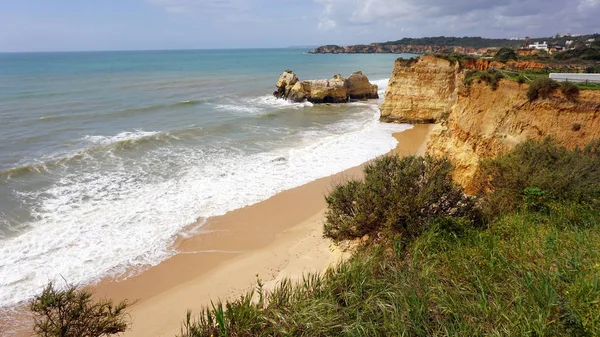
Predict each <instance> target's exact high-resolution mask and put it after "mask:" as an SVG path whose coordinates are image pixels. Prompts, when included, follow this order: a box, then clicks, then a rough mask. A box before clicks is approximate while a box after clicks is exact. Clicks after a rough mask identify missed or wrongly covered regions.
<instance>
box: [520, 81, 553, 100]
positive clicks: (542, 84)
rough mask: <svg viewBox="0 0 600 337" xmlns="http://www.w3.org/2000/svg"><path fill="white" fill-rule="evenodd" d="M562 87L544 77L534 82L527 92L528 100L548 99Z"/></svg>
mask: <svg viewBox="0 0 600 337" xmlns="http://www.w3.org/2000/svg"><path fill="white" fill-rule="evenodd" d="M558 87H560V85H559V84H558V82H556V81H555V80H552V79H550V78H547V77H544V78H539V79H536V80H535V81H533V82H532V83H531V84H530V85H529V89H528V90H527V98H528V99H529V100H530V101H535V100H536V99H538V98H540V97H541V98H548V97H549V96H550V95H551V94H552V93H553V92H554V90H556V89H558Z"/></svg>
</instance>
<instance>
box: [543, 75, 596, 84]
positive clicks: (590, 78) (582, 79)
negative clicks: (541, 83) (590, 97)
mask: <svg viewBox="0 0 600 337" xmlns="http://www.w3.org/2000/svg"><path fill="white" fill-rule="evenodd" d="M550 78H551V79H553V80H555V81H559V82H565V81H569V82H575V83H600V74H571V73H550Z"/></svg>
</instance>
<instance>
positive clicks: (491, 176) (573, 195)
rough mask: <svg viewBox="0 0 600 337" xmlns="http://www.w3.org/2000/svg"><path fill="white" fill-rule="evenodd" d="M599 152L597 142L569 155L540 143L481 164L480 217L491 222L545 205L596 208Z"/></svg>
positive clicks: (599, 192)
mask: <svg viewBox="0 0 600 337" xmlns="http://www.w3.org/2000/svg"><path fill="white" fill-rule="evenodd" d="M599 149H600V140H596V141H592V142H591V143H590V144H589V145H588V146H586V147H585V148H584V149H575V150H572V151H570V150H567V149H566V148H564V147H561V146H558V145H556V144H555V143H554V142H553V141H552V139H550V138H546V139H545V140H543V141H533V140H528V141H526V142H524V143H521V144H519V145H517V146H516V147H515V149H514V150H513V151H512V152H510V153H508V154H506V155H502V156H499V157H497V158H493V159H487V160H484V161H483V162H482V163H481V166H480V168H479V172H478V182H479V185H480V186H481V191H480V194H482V198H481V203H482V207H483V209H484V213H485V214H486V215H487V217H488V218H493V217H495V216H497V215H499V214H506V213H510V212H512V211H514V210H516V209H519V208H521V207H523V206H524V207H526V208H528V209H536V208H537V209H539V210H543V209H545V206H544V205H547V204H548V203H549V202H551V201H559V202H562V201H569V202H575V203H583V204H589V205H593V206H594V207H598V206H600V150H599Z"/></svg>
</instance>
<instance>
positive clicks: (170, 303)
mask: <svg viewBox="0 0 600 337" xmlns="http://www.w3.org/2000/svg"><path fill="white" fill-rule="evenodd" d="M430 129H431V126H429V125H417V126H415V127H414V128H413V129H410V130H407V131H404V132H401V133H397V134H394V137H396V139H397V140H398V143H399V144H398V146H397V147H396V149H395V150H393V151H392V152H394V153H397V154H400V155H412V154H423V153H424V151H425V143H426V139H427V136H428V134H429V131H430ZM361 176H362V166H359V167H355V168H352V169H349V170H346V171H344V172H341V173H338V174H335V175H333V176H330V177H326V178H322V179H318V180H316V181H313V182H311V183H308V184H306V185H303V186H300V187H297V188H294V189H291V190H288V191H284V192H282V193H279V194H277V195H275V196H273V197H272V198H270V199H268V200H265V201H263V202H261V203H258V204H255V205H252V206H248V207H245V208H242V209H238V210H235V211H232V212H229V213H227V214H225V215H223V216H219V217H214V218H210V219H208V221H207V222H206V224H204V226H202V228H201V229H202V232H203V234H198V235H195V236H192V237H190V238H185V239H180V240H179V241H178V242H177V243H176V248H177V250H178V251H179V252H180V253H179V254H177V255H175V256H173V257H172V258H170V259H167V260H165V261H163V262H162V263H161V264H159V265H157V266H156V267H152V268H150V269H148V270H147V271H145V272H143V273H141V274H140V275H137V276H135V277H132V278H129V279H127V280H125V281H121V282H114V281H109V280H107V281H104V282H101V283H100V284H99V285H98V286H97V287H96V289H95V291H96V294H97V295H98V296H106V297H108V298H112V299H115V300H121V299H125V298H127V299H130V300H136V299H137V300H138V302H137V303H136V304H135V305H134V306H133V307H132V309H131V316H132V317H133V325H132V329H131V330H130V331H128V332H127V333H126V334H125V336H129V337H131V336H133V337H136V336H139V337H149V336H169V337H173V336H175V335H176V334H177V333H179V331H180V330H179V329H180V324H181V322H182V321H183V319H184V318H185V316H186V312H187V310H192V311H193V312H198V311H199V309H201V308H202V307H203V306H206V305H209V304H210V301H218V300H219V299H226V298H232V297H237V296H239V295H241V294H242V293H244V292H245V291H247V290H249V289H251V288H252V287H254V286H255V285H256V278H257V275H258V277H260V279H261V280H262V281H263V282H265V284H266V286H267V287H272V286H274V285H275V284H276V283H277V282H278V281H279V280H281V279H282V278H284V277H292V278H296V277H300V276H301V275H302V274H303V273H304V274H306V273H310V272H322V271H324V270H325V269H326V268H327V267H328V266H329V265H330V264H332V263H335V262H336V261H339V260H340V259H341V258H342V255H343V254H342V252H340V251H339V250H336V249H335V248H334V247H333V246H331V244H330V242H329V241H328V240H326V239H324V238H323V237H322V225H323V215H324V213H325V209H326V203H325V199H324V196H325V195H326V194H327V193H328V192H329V191H330V190H331V188H332V186H333V185H334V184H335V183H339V182H342V181H344V180H347V179H348V178H360V177H361Z"/></svg>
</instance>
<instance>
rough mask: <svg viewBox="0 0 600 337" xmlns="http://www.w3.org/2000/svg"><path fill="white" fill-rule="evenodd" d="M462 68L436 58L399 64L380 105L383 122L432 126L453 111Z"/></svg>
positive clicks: (398, 61)
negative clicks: (430, 124)
mask: <svg viewBox="0 0 600 337" xmlns="http://www.w3.org/2000/svg"><path fill="white" fill-rule="evenodd" d="M459 73H460V71H459V65H458V64H453V63H451V62H450V61H447V60H443V59H440V58H437V57H434V56H423V57H420V58H418V59H416V60H415V59H411V60H402V59H398V60H396V64H395V67H394V72H393V74H392V77H391V78H390V81H389V83H388V87H387V90H386V92H385V100H384V102H383V104H382V105H381V120H382V121H385V122H398V123H433V122H435V121H437V120H439V119H440V118H441V117H442V116H444V115H445V113H448V112H449V111H450V108H451V107H452V105H451V104H450V103H451V102H452V101H453V100H454V99H455V97H454V96H455V91H456V83H457V80H456V77H457V76H458V75H459Z"/></svg>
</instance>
